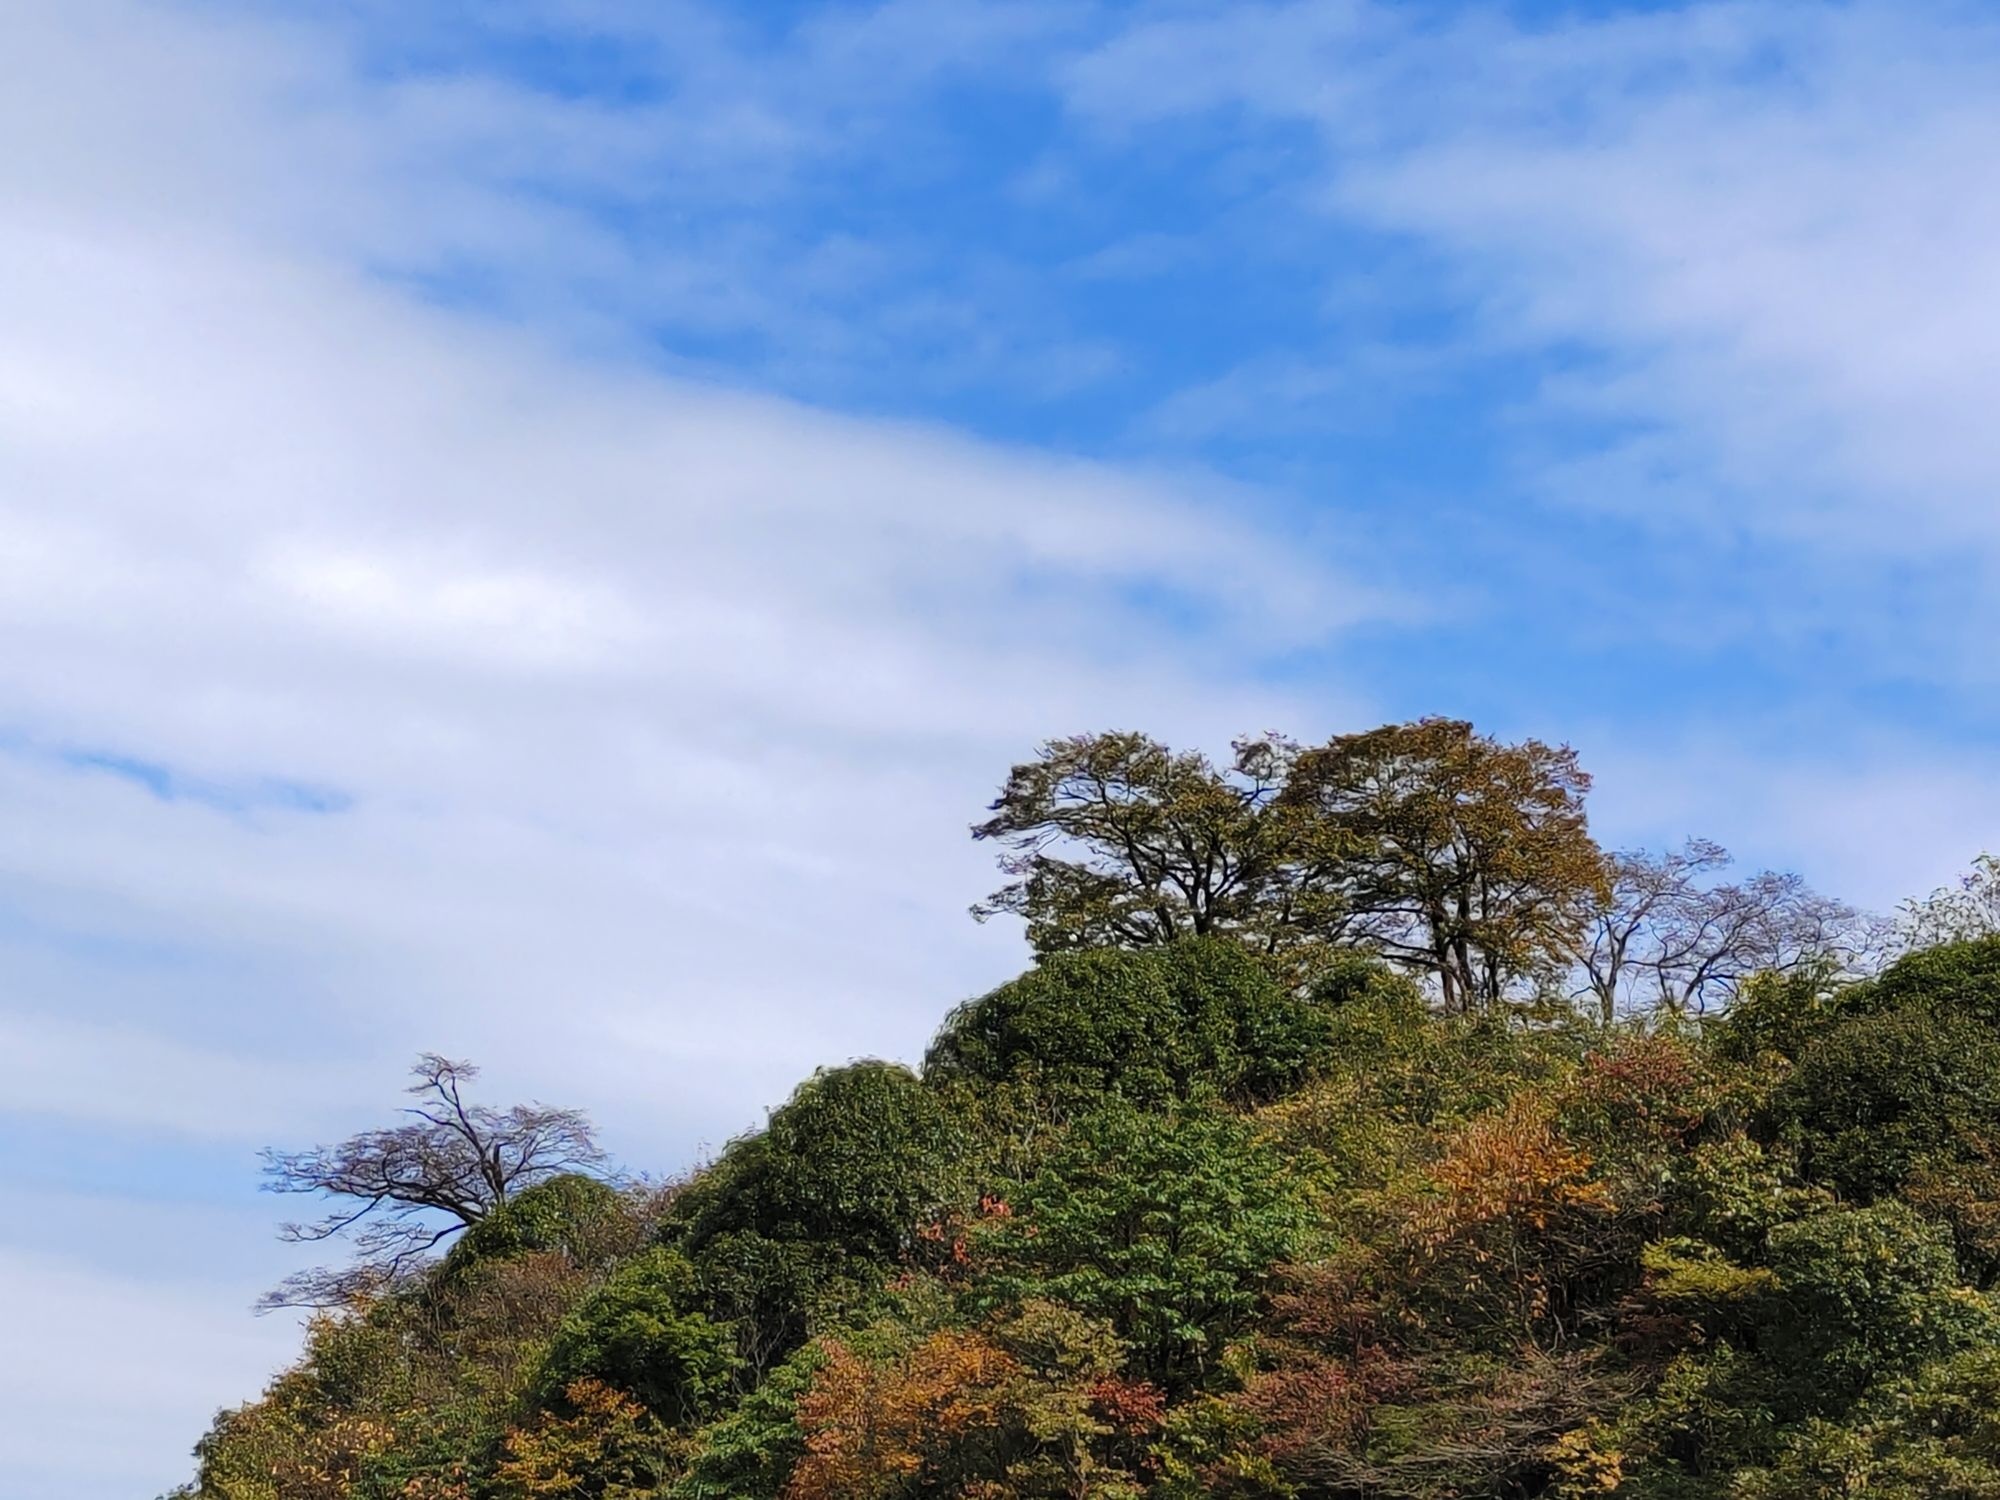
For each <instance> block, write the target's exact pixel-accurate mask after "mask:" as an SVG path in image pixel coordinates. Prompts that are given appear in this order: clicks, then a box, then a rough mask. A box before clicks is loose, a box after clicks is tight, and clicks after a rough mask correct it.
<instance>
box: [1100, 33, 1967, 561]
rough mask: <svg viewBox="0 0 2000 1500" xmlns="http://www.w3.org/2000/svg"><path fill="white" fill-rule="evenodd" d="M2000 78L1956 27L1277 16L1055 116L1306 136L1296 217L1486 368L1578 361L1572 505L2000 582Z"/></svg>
mask: <svg viewBox="0 0 2000 1500" xmlns="http://www.w3.org/2000/svg"><path fill="white" fill-rule="evenodd" d="M1996 67H2000V28H1996V27H1995V26H1994V25H1993V24H1992V22H1991V19H1990V17H1988V16H1986V15H1984V14H1982V13H1981V12H1979V11H1978V10H1977V9H1976V8H1969V7H1965V6H1959V5H1953V4H1947V3H1938V4H1920V5H1894V6H1891V5H1883V4H1871V3H1864V4H1856V5H1841V6H1824V5H1801V4H1792V3H1785V0H1768V3H1762V0H1749V3H1709V4H1694V5H1688V6H1677V7H1672V8H1669V9H1665V10H1656V11H1649V12H1648V13H1645V14H1635V13H1629V12H1628V13H1623V14H1615V15H1613V16H1611V17H1609V18H1606V19H1601V20H1574V19H1573V20H1567V21H1556V22H1546V21H1544V22H1537V23H1534V24H1532V25H1531V24H1529V23H1526V22H1521V23H1519V24H1515V23H1512V22H1508V21H1505V20H1502V19H1501V18H1499V17H1497V16H1495V15H1493V14H1491V13H1487V12H1479V13H1476V14H1471V15H1468V16H1465V17H1461V18H1459V19H1454V20H1449V21H1445V22H1442V23H1439V22H1435V21H1432V22H1424V21H1420V20H1418V19H1416V18H1415V17H1414V16H1412V15H1410V14H1409V13H1406V12H1400V13H1399V12H1398V11H1397V10H1396V9H1395V8H1393V7H1387V6H1381V5H1363V6H1345V7H1335V8H1333V9H1331V10H1329V9H1327V8H1324V7H1320V6H1316V5H1284V6H1265V7H1259V8H1257V9H1255V10H1245V9H1243V8H1233V9H1231V10H1230V11H1229V12H1228V13H1226V14H1216V15H1213V16H1205V17H1200V18H1196V19H1181V20H1177V21H1168V22H1161V23H1158V24H1147V25H1141V26H1139V27H1137V28H1135V29H1134V30H1132V31H1131V32H1129V33H1128V34H1126V35H1124V36H1122V37H1120V38H1118V39H1116V40H1114V41H1113V42H1111V43H1109V44H1107V45H1106V46H1105V47H1103V48H1102V49H1100V50H1098V51H1097V52H1095V53H1093V54H1090V55H1087V56H1085V57H1084V58H1082V59H1081V60H1080V61H1079V62H1078V63H1076V64H1075V65H1074V66H1073V68H1072V69H1071V71H1070V72H1069V74H1068V77H1067V85H1068V88H1069V91H1070V96H1071V98H1072V101H1073V103H1074V104H1075V106H1076V107H1077V108H1078V109H1079V111H1081V112H1083V113H1084V114H1085V115H1086V116H1088V117H1089V118H1092V119H1095V120H1098V121H1100V122H1105V123H1107V124H1108V125H1110V126H1113V127H1129V126H1130V125H1132V124H1133V123H1135V122H1144V123H1158V122H1160V121H1162V120H1172V119H1177V118H1184V117H1187V116H1191V115H1210V114H1214V113H1215V112H1218V111H1225V110H1227V111H1235V112H1237V113H1238V117H1247V118H1248V119H1250V120H1253V121H1261V122H1264V123H1296V124H1306V125H1310V126H1312V127H1314V128H1316V129H1317V130H1318V131H1319V132H1320V137H1321V139H1322V141H1323V143H1324V145H1325V147H1326V155H1325V158H1324V170H1323V171H1321V172H1320V173H1319V174H1318V175H1317V177H1316V178H1315V179H1313V180H1312V182H1311V183H1310V184H1303V183H1302V184H1300V192H1301V199H1302V202H1303V203H1313V204H1316V206H1317V207H1319V208H1320V209H1321V210H1323V211H1328V212H1331V213H1334V214H1337V215H1340V216H1342V217H1345V218H1348V219H1350V220H1354V221H1358V222H1361V223H1363V224H1366V225H1368V226H1369V227H1371V228H1374V229H1378V230H1385V231H1389V232H1392V233H1396V234H1399V235H1404V236H1407V237H1409V240H1410V242H1411V243H1412V244H1413V245H1416V246H1420V247H1422V248H1423V249H1424V250H1425V251H1426V252H1427V253H1429V254H1431V255H1432V256H1434V257H1435V258H1436V264H1437V265H1438V267H1439V272H1440V274H1441V275H1445V276H1449V277H1450V278H1452V282H1453V285H1454V287H1455V290H1456V292H1457V294H1458V295H1459V296H1460V297H1461V298H1462V299H1463V301H1464V302H1465V303H1466V305H1468V306H1469V307H1471V308H1472V309H1474V310H1475V312H1476V316H1477V317H1478V319H1479V320H1480V323H1481V325H1482V326H1483V328H1484V329H1485V331H1486V333H1487V335H1488V336H1489V338H1492V339H1494V340H1496V341H1499V342H1501V343H1504V344H1505V345H1507V346H1509V347H1513V348H1520V349H1529V350H1535V351H1544V350H1564V349H1567V350H1572V351H1579V352H1581V353H1583V354H1585V355H1587V356H1590V358H1591V360H1592V362H1591V363H1588V364H1586V365H1584V366H1583V367H1582V368H1580V369H1579V370H1578V371H1577V373H1576V375H1575V376H1574V378H1572V379H1568V380H1561V379H1558V380H1552V381H1550V382H1549V383H1548V384H1546V385H1544V386H1543V387H1542V388H1541V389H1540V390H1539V391H1536V392H1524V393H1523V394H1524V396H1527V397H1531V398H1532V399H1533V400H1535V401H1537V402H1539V403H1541V405H1542V409H1543V410H1544V412H1548V411H1551V410H1553V411H1554V412H1556V413H1559V414H1560V415H1563V416H1565V417H1569V418H1574V417H1576V416H1579V415H1582V416H1588V417H1596V418H1602V419H1607V420H1609V421H1611V422H1613V423H1616V424H1620V425H1622V426H1624V427H1625V428H1626V437H1625V440H1624V442H1623V444H1622V446H1621V452H1622V454H1623V457H1624V460H1625V461H1624V462H1622V463H1620V464H1619V465H1617V466H1615V467H1612V466H1606V465H1604V464H1599V465H1595V466H1592V467H1590V468H1588V469H1586V470H1583V471H1581V472H1579V473H1577V474H1575V475H1574V476H1573V478H1574V479H1575V480H1576V481H1577V482H1576V483H1575V484H1574V485H1573V486H1572V488H1571V489H1570V490H1569V491H1568V493H1567V495H1566V498H1568V499H1571V500H1576V501H1580V502H1585V503H1589V504H1593V505H1596V506H1599V507H1607V508H1615V509H1620V510H1622V511H1623V512H1624V513H1626V514H1628V515H1630V516H1632V517H1634V518H1636V519H1640V520H1649V521H1655V522H1658V523H1660V524H1661V525H1662V526H1664V527H1669V528H1681V527H1685V526H1686V525H1687V524H1688V522H1689V521H1690V520H1693V521H1696V522H1698V523H1700V524H1702V525H1703V526H1705V527H1709V528H1715V527H1720V528H1722V529H1723V530H1725V531H1734V530H1741V531H1748V532H1752V533H1756V532H1763V533H1766V534H1769V535H1774V536H1777V537H1781V538H1783V539H1784V540H1785V541H1787V542H1788V543H1798V544H1806V545H1809V546H1813V547H1826V548H1830V549H1832V550H1835V551H1850V552H1851V551H1854V550H1857V549H1858V550H1860V551H1863V552H1865V553H1866V554H1867V555H1868V556H1870V557H1871V558H1875V559H1879V558H1880V557H1881V556H1882V555H1883V553H1884V552H1885V551H1887V552H1891V553H1897V554H1902V555H1904V556H1906V557H1913V558H1917V559H1926V558H1935V557H1936V556H1937V555H1938V553H1939V551H1940V550H1941V549H1948V548H1951V547H1954V546H1957V545H1959V544H1962V543H1968V542H1969V543H1971V544H1973V545H1975V546H1976V547H1977V548H1979V549H1980V555H1981V557H1982V558H1983V559H1984V562H1985V565H1986V566H1987V567H1988V568H1989V569H1990V568H1991V567H1992V565H1993V564H1994V563H1995V562H1996V561H2000V507H1996V506H1995V505H1994V504H1993V503H1992V498H1991V497H1992V494H1993V493H1994V491H1995V488H1996V486H2000V437H1996V432H2000V428H1996V427H1995V424H1994V423H1993V422H1992V420H1991V418H1990V416H1989V414H1988V412H1987V410H1986V394H1985V393H1986V391H1987V390H1988V389H1990V388H1991V386H1992V385H1993V383H1994V381H1995V378H1996V376H2000V263H1996V262H1995V260H1994V258H1993V256H1992V255H1991V253H1990V246H1991V245H1992V244H1993V243H1994V241H1995V239H1996V238H2000V206H1996V204H1995V203H1994V201H1993V198H1992V195H1991V194H1990V193H1985V192H1982V191H1981V190H1980V187H1979V183H1980V180H1981V174H1982V173H1983V171H1984V163H1986V162H1988V161H1990V160H1991V159H1992V157H1993V155H1994V152H1995V150H1996V148H2000V103H1996V95H1995V92H1994V90H1993V87H1992V84H1993V79H1994V76H1995V72H1996Z"/></svg>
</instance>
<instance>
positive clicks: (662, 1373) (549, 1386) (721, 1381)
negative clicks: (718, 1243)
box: [541, 1247, 737, 1424]
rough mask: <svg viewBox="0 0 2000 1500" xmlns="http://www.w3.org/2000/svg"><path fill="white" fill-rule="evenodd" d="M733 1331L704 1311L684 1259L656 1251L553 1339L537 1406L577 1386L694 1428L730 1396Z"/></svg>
mask: <svg viewBox="0 0 2000 1500" xmlns="http://www.w3.org/2000/svg"><path fill="white" fill-rule="evenodd" d="M736 1366H737V1336H736V1331H735V1329H733V1328H731V1327H730V1326H728V1325H727V1324H723V1323H718V1322H716V1321H715V1320H714V1319H712V1318H710V1317H709V1316H708V1315H707V1313H706V1312H705V1311H704V1310H703V1299H702V1292H701V1285H700V1281H699V1278H698V1276H697V1274H696V1271H695V1268H694V1267H693V1265H691V1264H690V1263H689V1261H688V1259H687V1257H686V1256H684V1255H682V1254H680V1253H679V1252H678V1251H675V1250H670V1249H667V1248H665V1247H655V1248H653V1249H651V1250H648V1251H646V1252H645V1253H644V1254H642V1255H640V1256H638V1257H637V1258H636V1259H634V1260H632V1261H630V1262H628V1263H627V1264H625V1265H624V1266H622V1267H620V1268H619V1269H618V1271H617V1272H616V1273H614V1274H613V1275H612V1277H611V1279H610V1280H609V1281H607V1282H605V1284H604V1285H603V1286H601V1287H599V1288H598V1289H597V1290H596V1291H595V1292H593V1293H592V1294H591V1295H590V1296H589V1297H588V1298H586V1299H585V1300H584V1302H583V1303H582V1305H581V1306H579V1307H578V1308H577V1309H576V1311H575V1312H573V1313H572V1314H571V1315H570V1316H569V1318H568V1320H567V1321H565V1322H564V1323H563V1325H562V1327H561V1328H560V1329H559V1330H558V1331H557V1333H556V1336H555V1339H554V1341H553V1342H552V1343H551V1344H550V1346H549V1351H548V1356H547V1360H546V1362H545V1363H544V1365H543V1368H542V1376H541V1390H542V1399H543V1400H544V1402H554V1401H556V1400H557V1399H558V1398H559V1397H560V1394H561V1392H563V1391H564V1390H566V1389H567V1388H568V1387H569V1386H571V1385H572V1384H574V1383H575V1382H577V1381H579V1380H596V1381H601V1382H603V1383H604V1384H606V1385H609V1386H612V1387H614V1388H616V1389H618V1390H621V1391H627V1392H629V1393H631V1394H632V1395H633V1396H636V1397H637V1398H638V1399H639V1400H641V1401H642V1402H644V1403H645V1404H646V1406H647V1408H648V1409H649V1410H651V1411H652V1412H654V1413H655V1414H656V1415H658V1416H660V1417H662V1418H664V1419H665V1420H667V1421H669V1422H673V1423H677V1424H686V1423H689V1422H693V1421H696V1420H698V1419H700V1418H701V1417H703V1416H704V1415H706V1414H708V1413H709V1412H710V1411H712V1410H713V1409H714V1407H715V1406H716V1405H717V1403H718V1402H720V1401H721V1399H722V1398H723V1397H724V1395H726V1394H727V1393H728V1392H729V1391H730V1390H731V1389H732V1388H733V1383H734V1379H735V1375H736Z"/></svg>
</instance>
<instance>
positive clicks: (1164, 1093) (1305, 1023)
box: [924, 939, 1329, 1115]
mask: <svg viewBox="0 0 2000 1500" xmlns="http://www.w3.org/2000/svg"><path fill="white" fill-rule="evenodd" d="M1328 1047H1329V1011H1328V1008H1327V1007H1326V1006H1325V1005H1323V1004H1316V1003H1313V1002H1311V1001H1307V1000H1301V999H1299V998H1298V997H1297V996H1296V995H1294V994H1293V993H1291V992H1290V991H1289V990H1288V989H1287V988H1286V987H1285V986H1284V985H1283V984H1282V983H1281V982H1280V981H1279V980H1278V979H1277V978H1276V977H1275V976H1274V975H1273V973H1272V972H1271V971H1270V970H1269V969H1268V968H1267V967H1266V966H1264V965H1263V964H1261V963H1259V962H1258V961H1257V960H1256V959H1255V958H1254V957H1253V956H1251V955H1250V954H1248V953H1246V952H1245V951H1244V950H1243V949H1242V948H1241V947H1239V946H1237V945H1235V944H1232V943H1229V942H1227V941H1224V940H1221V939H1208V940H1188V941H1182V942H1178V943H1174V944H1171V945H1169V946H1166V947H1162V948H1150V949H1141V950H1137V951H1127V950H1120V949H1095V950H1089V951H1081V952H1070V953H1057V954H1052V955H1051V956H1050V957H1049V958H1048V959H1047V960H1045V961H1044V962H1043V963H1042V964H1041V965H1039V966H1038V967H1036V968H1035V969H1033V970H1031V971H1030V972H1029V973H1027V974H1024V975H1023V976H1022V977H1021V978H1019V979H1016V980H1014V981H1013V982H1012V983H1010V984H1005V985H1002V986H1001V987H1000V988H999V989H997V990H995V991H993V992H992V993H991V994H989V995H986V996H984V997H982V998H981V999H978V1000H975V1001H973V1002H971V1003H970V1004H968V1005H965V1006H962V1007H960V1008H959V1009H958V1010H957V1011H956V1012H954V1013H953V1014H952V1016H951V1018H950V1019H949V1020H948V1021H947V1022H946V1023H945V1026H944V1029H943V1031H942V1032H940V1033H939V1035H938V1039H937V1041H936V1042H935V1043H933V1044H932V1047H931V1050H930V1054H929V1056H928V1057H927V1058H926V1059H925V1063H924V1073H925V1076H926V1078H928V1079H930V1080H932V1081H933V1082H935V1083H939V1084H949V1083H953V1082H960V1083H967V1084H1006V1083H1015V1084H1025V1085H1026V1086H1028V1087H1029V1088H1030V1089H1031V1090H1032V1091H1033V1092H1034V1093H1035V1094H1036V1095H1038V1096H1040V1097H1041V1098H1043V1099H1046V1100H1047V1101H1049V1103H1050V1104H1051V1105H1052V1106H1053V1107H1054V1109H1055V1110H1056V1111H1057V1112H1058V1114H1061V1115H1068V1114H1074V1113H1077V1112H1080V1111H1082V1110H1085V1109H1088V1108H1090V1107H1092V1106H1093V1105H1094V1104H1095V1103H1096V1102H1097V1101H1098V1100H1100V1099H1102V1098H1103V1097H1104V1096H1105V1095H1106V1094H1114V1095H1117V1096H1119V1097H1121V1098H1124V1099H1128V1100H1130V1101H1132V1102H1133V1103H1135V1104H1137V1105H1140V1106H1142V1107H1145V1108H1149V1109H1159V1108H1164V1107H1166V1106H1168V1105H1170V1104H1172V1103H1174V1102H1176V1101H1178V1100H1185V1099H1190V1098H1193V1097H1195V1096H1196V1095H1198V1094H1217V1095H1220V1096H1222V1097H1223V1098H1225V1099H1228V1100H1230V1101H1232V1102H1237V1103H1251V1102H1255V1101H1257V1100H1262V1099H1270V1098H1275V1097H1277V1096H1279V1095H1280V1094H1282V1093H1283V1092H1285V1091H1286V1090H1287V1089H1290V1088H1292V1087H1294V1086H1296V1085H1297V1084H1298V1083H1299V1082H1300V1081H1301V1080H1302V1079H1303V1078H1305V1077H1307V1076H1309V1075H1310V1074H1311V1073H1312V1072H1313V1071H1314V1070H1315V1069H1316V1068H1317V1067H1319V1066H1321V1065H1323V1063H1324V1062H1325V1061H1326V1059H1327V1056H1328Z"/></svg>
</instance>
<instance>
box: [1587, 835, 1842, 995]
mask: <svg viewBox="0 0 2000 1500" xmlns="http://www.w3.org/2000/svg"><path fill="white" fill-rule="evenodd" d="M1730 862H1731V861H1730V856H1729V851H1728V850H1726V849H1724V848H1723V847H1722V846H1721V845H1720V844H1716V843H1712V842H1710V841H1709V840H1707V839H1690V840H1689V841H1688V842H1687V844H1686V845H1684V846H1683V847H1682V848H1680V849H1677V850H1670V851H1668V852H1667V853H1665V854H1652V853H1648V852H1646V851H1627V852H1625V853H1621V854H1614V855H1611V856H1609V859H1608V864H1609V868H1610V877H1611V897H1610V899H1609V900H1608V901H1606V902H1605V903H1604V904H1603V905H1602V906H1600V907H1599V908H1598V909H1597V912H1596V913H1595V916H1594V918H1593V920H1592V922H1591V924H1590V926H1589V928H1588V929H1587V930H1586V931H1585V933H1584V934H1583V939H1582V941H1581V942H1580V943H1579V944H1578V946H1577V949H1576V951H1575V953H1574V955H1573V957H1574V959H1575V961H1576V972H1577V983H1576V993H1577V994H1578V996H1579V997H1583V996H1588V997H1589V998H1590V999H1592V1000H1593V1001H1594V1002H1595V1004H1596V1006H1597V1008H1598V1011H1599V1013H1600V1014H1601V1015H1602V1016H1603V1018H1604V1019H1605V1020H1607V1021H1609V1020H1612V1019H1614V1018H1615V1017H1616V1016H1617V1015H1618V1014H1619V1013H1620V1012H1621V1011H1625V1010H1634V1009H1653V1008H1657V1009H1660V1010H1663V1011H1668V1012H1673V1013H1677V1014H1687V1013H1691V1012H1693V1013H1698V1012H1702V1011H1706V1010H1709V1009H1712V1008H1714V1007H1716V1006H1718V1005H1721V1004H1726V1003H1727V1002H1728V1001H1729V1000H1730V999H1731V998H1733V997H1734V996H1735V994H1736V991H1737V990H1738V989H1739V988H1740V987H1741V985H1742V983H1743V981H1744V980H1746V979H1748V978H1749V977H1750V976H1751V975H1752V974H1756V973H1760V972H1766V971H1775V972H1778V973H1788V972H1790V971H1792V970H1794V969H1797V968H1799V967H1800V966H1802V965H1806V964H1826V965H1829V966H1831V967H1832V968H1834V969H1836V970H1852V969H1854V968H1856V967H1858V966H1859V965H1860V964H1861V963H1863V962H1864V961H1865V957H1866V954H1867V953H1868V951H1869V950H1870V947H1871V944H1872V943H1873V942H1874V938H1875V929H1874V927H1873V926H1872V924H1870V923H1869V922H1868V920H1867V919H1866V918H1864V917H1863V916H1862V915H1861V914H1860V913H1859V912H1857V911H1856V910H1855V909H1854V908H1853V907H1851V906H1849V905H1847V904H1846V903H1845V902H1842V901H1837V900H1835V899H1833V898H1832V897H1830V896H1823V895H1820V894H1819V893H1818V892H1817V891H1814V890H1813V889H1812V888H1811V887H1810V886H1808V885H1807V884H1806V883H1805V881H1804V880H1803V879H1802V878H1801V877H1799V876H1797V875H1792V874H1781V873H1779V872H1777V871H1773V870H1763V871H1760V872H1758V873H1757V874H1755V875H1752V876H1750V877H1748V878H1747V879H1744V880H1740V881H1728V880H1722V879H1719V878H1717V877H1718V876H1719V874H1720V872H1721V871H1723V870H1725V869H1726V868H1727V867H1728V866H1729V864H1730Z"/></svg>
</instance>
